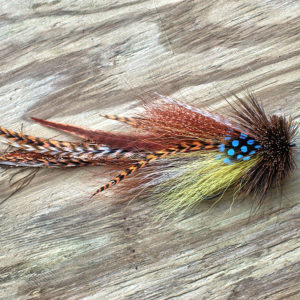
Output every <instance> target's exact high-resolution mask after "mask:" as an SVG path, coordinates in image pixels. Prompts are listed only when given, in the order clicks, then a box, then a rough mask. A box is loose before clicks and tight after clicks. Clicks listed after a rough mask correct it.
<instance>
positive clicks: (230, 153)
mask: <svg viewBox="0 0 300 300" xmlns="http://www.w3.org/2000/svg"><path fill="white" fill-rule="evenodd" d="M234 153H235V152H234V150H233V149H229V150H228V151H227V154H228V155H229V156H233V155H234Z"/></svg>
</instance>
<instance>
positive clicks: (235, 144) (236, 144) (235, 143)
mask: <svg viewBox="0 0 300 300" xmlns="http://www.w3.org/2000/svg"><path fill="white" fill-rule="evenodd" d="M239 143H240V142H239V141H238V140H234V141H232V143H231V144H232V146H233V147H237V146H238V145H239Z"/></svg>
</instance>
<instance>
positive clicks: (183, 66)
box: [0, 0, 300, 299]
mask: <svg viewBox="0 0 300 300" xmlns="http://www.w3.org/2000/svg"><path fill="white" fill-rule="evenodd" d="M0 4H1V7H2V8H1V15H0V22H1V27H0V35H1V46H0V49H1V50H0V68H1V69H0V70H1V77H0V97H1V104H2V105H1V107H0V111H1V125H2V126H5V127H7V128H10V129H15V130H19V129H20V128H21V124H23V125H24V131H25V132H26V133H30V134H34V135H39V136H45V137H53V136H55V135H57V132H56V131H53V130H50V129H46V128H42V127H40V126H38V125H36V124H33V122H31V121H30V119H29V117H30V116H36V117H40V118H47V119H50V120H54V121H60V122H64V123H71V124H75V125H79V126H85V127H90V128H95V129H96V128H101V129H109V130H126V128H125V127H124V126H120V125H118V124H115V123H113V122H111V121H104V120H102V119H101V118H100V117H99V113H100V112H104V113H116V114H117V113H120V114H123V115H125V114H127V113H128V112H132V111H133V110H134V109H138V108H139V107H140V101H139V100H138V99H139V98H140V97H143V96H145V95H146V94H147V93H149V92H150V93H153V92H158V93H161V94H163V95H170V96H173V97H176V98H178V99H180V100H184V101H186V102H187V103H190V104H196V105H202V104H204V105H210V106H211V107H212V108H213V109H221V108H225V107H226V106H227V104H226V101H224V99H223V95H225V96H230V93H241V92H243V90H245V89H248V88H249V89H251V91H254V92H255V93H256V95H257V96H258V97H259V99H260V100H261V101H262V102H263V104H264V106H265V108H266V110H268V111H269V112H270V113H280V114H287V115H292V116H294V117H295V116H299V99H300V71H299V70H300V50H299V49H300V47H299V46H300V23H299V17H300V3H299V2H298V1H288V0H283V1H247V0H241V1H213V0H209V1H179V0H178V1H175V0H144V1H130V0H125V1H124V0H122V1H120V0H116V1H87V0H79V1H50V0H49V1H16V0H11V1H4V0H1V1H0ZM59 138H61V139H62V138H66V139H67V138H68V139H70V137H67V136H65V135H63V134H60V135H59ZM298 159H299V156H298ZM105 171H107V170H105V169H103V168H90V169H76V170H63V171H62V170H42V171H40V172H39V173H38V176H36V178H35V179H34V180H33V181H32V183H31V184H30V185H29V186H28V187H26V188H25V189H23V190H22V191H21V192H19V193H17V194H15V195H14V196H13V197H11V198H10V199H9V200H7V201H5V202H4V203H2V205H1V206H0V224H1V231H0V245H1V247H0V298H1V299H166V298H168V299H298V298H299V297H300V296H299V277H300V276H299V275H300V274H299V273H300V272H299V265H300V264H299V225H300V224H299V223H300V222H299V212H300V205H299V183H300V182H299V178H300V177H299V170H297V171H296V172H295V174H294V175H293V176H292V177H291V178H290V179H289V180H288V181H287V182H286V184H285V187H284V190H283V193H282V195H279V196H278V195H277V194H276V192H274V193H273V194H272V195H271V199H270V200H271V201H269V202H268V203H267V204H266V207H264V208H263V209H261V210H260V211H259V212H257V213H253V210H251V208H252V203H251V201H249V200H248V201H242V202H240V203H236V204H234V205H233V206H232V207H231V201H232V200H231V199H230V197H228V199H224V201H222V202H220V203H218V204H217V205H216V206H214V207H211V208H209V207H210V203H203V204H201V205H200V206H199V208H197V209H196V210H195V211H193V212H192V213H191V214H189V215H186V216H184V217H182V218H180V219H170V220H166V221H165V222H162V223H159V224H157V223H155V222H154V215H155V213H156V212H157V206H156V203H155V201H154V200H152V201H147V200H143V201H132V202H130V203H123V204H117V205H116V204H113V203H112V202H111V201H110V200H107V199H106V198H105V197H104V196H101V197H99V198H97V199H95V200H93V201H91V200H89V199H88V197H89V195H90V194H91V193H92V192H93V191H94V190H95V189H96V188H97V187H99V186H100V185H101V184H102V183H104V182H106V180H107V179H109V178H110V175H112V174H114V173H111V172H105ZM11 174H12V173H11V171H10V172H3V171H2V175H3V176H2V177H1V186H0V195H2V198H5V197H6V196H7V195H8V194H9V192H10V191H11V189H9V184H8V179H9V178H10V176H11ZM111 192H112V193H113V190H112V191H111ZM230 207H231V208H230Z"/></svg>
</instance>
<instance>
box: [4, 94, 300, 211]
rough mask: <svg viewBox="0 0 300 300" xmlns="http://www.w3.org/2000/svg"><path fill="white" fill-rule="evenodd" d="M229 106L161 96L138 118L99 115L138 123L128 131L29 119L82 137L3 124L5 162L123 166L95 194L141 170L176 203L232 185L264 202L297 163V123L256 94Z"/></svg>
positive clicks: (154, 187) (161, 194) (236, 192)
mask: <svg viewBox="0 0 300 300" xmlns="http://www.w3.org/2000/svg"><path fill="white" fill-rule="evenodd" d="M231 110H232V111H231V114H230V115H229V116H228V117H227V118H225V117H223V116H221V115H218V114H216V113H213V112H210V111H209V110H205V109H202V108H196V107H192V106H189V105H186V104H183V103H181V102H178V101H176V100H174V99H172V98H170V97H164V96H158V97H156V98H155V99H153V101H151V102H148V103H146V104H145V106H144V111H143V112H142V113H140V114H137V115H136V116H134V117H122V116H116V115H106V114H101V116H102V117H104V118H107V119H111V120H116V121H119V122H122V123H125V124H126V125H128V127H129V128H130V127H131V128H134V129H132V130H131V131H129V132H128V133H127V134H123V133H122V134H121V133H120V134H116V133H110V132H105V131H101V130H91V129H85V128H82V127H77V126H72V125H66V124H61V123H56V122H51V121H47V120H43V119H38V118H32V119H33V120H34V121H35V122H37V123H39V124H41V125H44V126H47V127H50V128H54V129H57V130H61V131H64V132H66V133H68V134H72V135H76V136H78V137H80V138H82V139H83V142H66V141H58V140H54V139H45V138H41V137H35V136H29V135H25V134H22V133H20V132H14V131H12V130H8V129H5V128H3V127H0V136H1V137H3V138H5V139H6V143H8V144H9V145H10V146H12V147H13V150H12V151H10V152H8V153H5V154H3V155H1V156H0V165H2V166H10V167H32V168H42V167H48V168H54V167H58V168H67V167H83V166H102V165H106V166H113V167H114V168H116V167H117V168H120V170H122V171H120V172H119V174H118V175H116V176H115V177H114V178H112V179H111V180H110V181H109V182H108V183H107V184H105V185H103V186H101V187H100V188H99V189H97V190H96V191H95V192H94V193H93V194H92V196H91V197H95V196H96V195H97V194H99V193H101V192H103V191H105V190H107V189H109V188H112V187H113V186H114V185H116V184H118V183H120V182H121V181H123V180H124V179H125V178H126V177H128V176H129V175H132V174H134V173H137V172H138V171H139V170H141V169H142V170H144V171H143V176H145V177H147V176H148V177H153V178H155V179H153V182H152V190H153V191H159V192H158V193H157V194H158V195H159V197H161V198H163V199H164V201H168V200H169V201H170V203H172V205H174V207H176V208H181V207H182V208H183V207H190V206H192V205H194V204H196V203H198V202H199V201H201V200H204V199H209V198H213V197H215V196H216V195H220V194H223V193H224V192H225V191H226V190H228V189H232V190H233V193H234V195H239V194H241V193H243V194H245V195H246V196H248V195H252V196H253V197H254V198H255V199H258V201H259V203H260V204H261V203H262V202H263V200H264V199H265V197H266V195H267V193H268V192H269V190H270V189H271V188H272V187H273V186H275V187H277V188H280V187H281V186H282V183H283V181H284V179H285V178H286V177H287V176H289V175H290V174H291V172H292V171H293V170H294V168H295V162H294V156H295V147H296V145H295V142H294V138H295V135H296V131H297V127H298V125H297V124H296V122H295V121H294V120H293V119H292V118H286V117H284V116H277V115H268V114H267V113H266V112H265V111H264V109H263V107H262V106H261V105H260V104H259V102H258V101H257V100H256V99H255V97H254V96H253V95H251V94H249V95H247V96H246V97H244V98H240V97H238V96H235V102H234V104H232V105H231ZM148 166H152V167H151V168H150V169H149V168H147V167H148ZM147 170H149V173H148V175H147ZM141 172H142V171H141ZM149 174H150V175H149ZM150 179H151V178H150ZM150 182H151V180H150ZM142 185H143V187H142V186H141V187H140V188H144V187H147V186H149V187H150V186H151V184H150V183H149V182H147V183H144V184H142ZM123 186H125V187H126V185H125V183H124V184H123Z"/></svg>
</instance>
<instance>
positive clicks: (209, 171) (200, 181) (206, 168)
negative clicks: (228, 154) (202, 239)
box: [159, 152, 259, 213]
mask: <svg viewBox="0 0 300 300" xmlns="http://www.w3.org/2000/svg"><path fill="white" fill-rule="evenodd" d="M218 154H219V153H218V152H210V153H205V152H204V153H202V154H200V156H199V153H198V154H185V155H186V157H189V158H190V159H191V160H189V161H188V162H187V163H185V164H184V165H182V164H178V166H175V170H176V175H173V176H172V177H171V179H169V180H167V181H165V182H164V183H162V186H161V188H162V189H161V190H160V191H161V192H160V193H159V194H160V198H161V200H162V206H163V207H164V208H168V210H169V212H170V213H173V212H177V211H179V210H186V209H188V208H190V207H192V206H194V205H195V204H197V203H199V202H201V201H203V200H205V199H208V198H211V197H214V196H216V195H220V198H221V197H222V195H223V193H224V192H225V191H226V190H227V189H228V188H229V187H230V186H232V185H233V184H235V183H237V181H238V180H239V179H240V178H241V177H242V175H243V174H245V172H247V171H248V170H249V169H250V168H251V167H252V166H253V165H254V164H256V163H257V161H258V160H259V157H256V158H252V159H250V160H249V161H239V162H234V163H232V164H225V163H224V162H223V159H222V158H221V159H216V157H217V155H218ZM168 171H170V170H168V169H167V170H166V171H165V172H168ZM173 172H174V171H173ZM244 184H245V183H244ZM241 187H242V186H239V187H238V190H240V189H241Z"/></svg>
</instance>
